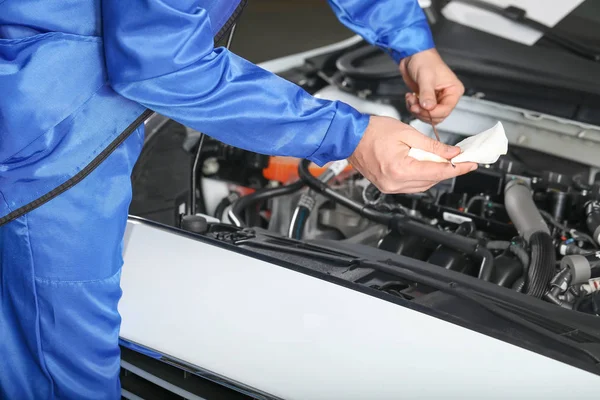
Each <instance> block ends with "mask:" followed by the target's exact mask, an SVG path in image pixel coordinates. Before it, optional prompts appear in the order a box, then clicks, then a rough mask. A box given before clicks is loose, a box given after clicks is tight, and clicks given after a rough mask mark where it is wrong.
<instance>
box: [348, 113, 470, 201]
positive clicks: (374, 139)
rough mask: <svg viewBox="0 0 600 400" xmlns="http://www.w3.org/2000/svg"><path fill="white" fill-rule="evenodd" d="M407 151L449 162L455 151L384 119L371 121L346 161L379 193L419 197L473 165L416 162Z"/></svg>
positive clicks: (456, 148) (395, 121)
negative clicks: (432, 154) (441, 158)
mask: <svg viewBox="0 0 600 400" xmlns="http://www.w3.org/2000/svg"><path fill="white" fill-rule="evenodd" d="M411 147H415V148H418V149H421V150H425V151H428V152H430V153H434V154H437V155H439V156H440V157H443V158H445V159H448V160H449V159H451V158H453V157H455V156H457V155H458V154H459V153H460V149H459V148H458V147H453V146H448V145H445V144H443V143H440V142H438V141H436V140H434V139H431V138H429V137H427V136H425V135H423V134H421V133H420V132H418V131H417V130H415V129H413V128H412V127H411V126H409V125H406V124H404V123H402V122H400V121H398V120H396V119H393V118H388V117H371V121H370V123H369V125H368V127H367V130H366V131H365V133H364V135H363V138H362V139H361V141H360V142H359V144H358V146H357V147H356V149H355V151H354V153H353V154H352V155H351V156H350V157H349V158H348V161H349V162H350V164H352V165H353V166H354V168H356V169H357V170H358V171H359V172H360V173H361V174H363V176H364V177H365V178H367V179H368V180H369V181H370V182H372V183H373V184H374V185H375V186H377V188H378V189H379V190H381V192H383V193H419V192H424V191H426V190H428V189H429V188H430V187H432V186H433V185H435V184H437V183H438V182H440V181H443V180H445V179H450V178H453V177H455V176H458V175H463V174H466V173H467V172H470V171H473V170H475V169H476V168H477V164H475V163H460V164H457V165H456V167H453V166H452V164H450V163H438V162H431V161H418V160H416V159H414V158H412V157H409V156H408V151H409V150H410V148H411Z"/></svg>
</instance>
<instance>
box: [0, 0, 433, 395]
mask: <svg viewBox="0 0 600 400" xmlns="http://www.w3.org/2000/svg"><path fill="white" fill-rule="evenodd" d="M329 4H330V5H331V6H332V8H333V10H334V11H335V13H336V14H337V16H338V17H339V19H340V21H341V22H342V23H343V24H345V25H346V26H348V27H349V28H351V29H353V30H354V31H355V32H357V33H358V34H360V35H362V36H363V37H364V38H365V39H366V40H367V41H369V42H370V43H373V44H375V45H378V46H381V47H382V48H384V49H386V50H387V51H389V54H390V56H391V57H393V58H394V59H395V60H396V61H400V59H402V58H403V57H406V56H408V55H411V54H414V53H416V52H419V51H422V50H426V49H429V48H432V47H433V41H432V38H431V33H430V31H429V28H428V25H427V22H426V19H425V17H424V15H423V13H422V11H421V9H420V8H419V6H418V3H417V0H377V1H373V0H329ZM238 5H239V0H44V1H38V0H0V398H2V399H17V400H24V399H48V398H56V399H96V400H97V399H117V398H119V396H120V383H119V379H118V375H119V361H120V359H119V357H120V353H119V347H118V339H119V326H120V316H119V313H118V310H117V304H118V301H119V299H120V295H121V289H120V285H119V279H120V271H121V265H122V255H121V251H122V247H121V246H122V239H123V234H124V228H125V225H126V219H127V212H128V207H129V203H130V198H131V184H130V174H131V171H132V168H133V166H134V164H135V162H136V159H137V157H138V155H139V153H140V150H141V147H142V145H143V137H144V131H143V124H141V121H143V119H144V116H145V115H146V114H144V111H145V110H146V109H150V110H154V111H156V112H158V113H160V114H163V115H165V116H168V117H170V118H172V119H174V120H176V121H179V122H180V123H182V124H184V125H187V126H189V127H192V128H194V129H197V130H198V131H201V132H205V133H206V134H208V135H209V136H212V137H214V138H217V139H219V140H222V141H223V142H226V143H229V144H232V145H235V146H238V147H241V148H244V149H247V150H252V151H255V152H259V153H263V154H271V155H287V156H296V157H302V158H308V159H310V160H312V161H314V162H316V163H317V164H320V165H322V164H324V163H326V162H328V161H331V160H337V159H343V158H346V157H348V156H349V155H350V154H351V153H352V152H353V150H354V148H355V147H356V145H357V143H358V141H359V140H360V138H361V137H362V134H363V132H364V130H365V127H366V126H367V123H368V116H367V115H363V114H361V113H359V112H357V111H356V110H354V109H352V108H351V107H349V106H348V105H346V104H343V103H339V102H330V101H325V100H318V99H315V98H313V97H311V96H310V95H308V94H307V93H305V92H304V91H303V90H301V89H300V88H298V87H297V86H295V85H293V84H292V83H289V82H287V81H285V80H283V79H281V78H279V77H277V76H275V75H273V74H271V73H269V72H267V71H264V70H262V69H261V68H259V67H257V66H255V65H253V64H252V63H250V62H248V61H246V60H244V59H242V58H240V57H238V56H236V55H235V54H233V53H231V52H229V51H227V50H225V49H223V48H215V47H214V37H215V35H216V34H217V32H219V31H220V29H221V28H222V27H223V26H224V24H225V23H226V22H227V21H228V19H229V18H230V17H231V15H232V13H233V12H234V11H235V10H236V8H237V7H238ZM128 128H129V129H128ZM131 131H133V133H132V134H130V135H127V133H128V132H131ZM123 138H126V139H125V140H124V141H123V140H122V139H123Z"/></svg>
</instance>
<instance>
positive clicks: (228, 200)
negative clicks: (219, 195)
mask: <svg viewBox="0 0 600 400" xmlns="http://www.w3.org/2000/svg"><path fill="white" fill-rule="evenodd" d="M239 198H240V195H239V194H238V193H237V192H231V193H229V195H227V196H226V197H224V198H223V199H222V200H221V201H220V202H219V204H217V208H215V213H214V217H215V218H218V219H219V220H221V219H223V213H224V212H225V210H226V209H227V207H229V206H230V205H232V204H233V203H234V202H235V201H237V200H238V199H239Z"/></svg>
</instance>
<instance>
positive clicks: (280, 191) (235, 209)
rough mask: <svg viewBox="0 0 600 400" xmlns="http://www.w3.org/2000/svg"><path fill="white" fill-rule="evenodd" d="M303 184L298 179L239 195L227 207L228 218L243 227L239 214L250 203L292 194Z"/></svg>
mask: <svg viewBox="0 0 600 400" xmlns="http://www.w3.org/2000/svg"><path fill="white" fill-rule="evenodd" d="M304 186H305V183H304V182H303V181H302V180H298V181H296V182H294V183H291V184H289V185H286V186H280V187H275V188H264V189H260V190H257V191H256V192H254V193H252V194H249V195H247V196H243V197H240V198H239V199H238V200H237V201H236V202H235V203H233V206H232V207H231V208H230V209H229V213H228V216H229V219H230V220H231V222H233V223H234V224H235V225H236V226H238V227H243V226H244V223H243V222H242V218H241V216H240V215H241V214H242V212H243V211H244V210H245V209H246V208H247V207H249V206H251V205H252V204H256V203H258V202H259V201H264V200H269V199H272V198H274V197H280V196H285V195H288V194H292V193H294V192H297V191H298V190H300V189H302V188H303V187H304Z"/></svg>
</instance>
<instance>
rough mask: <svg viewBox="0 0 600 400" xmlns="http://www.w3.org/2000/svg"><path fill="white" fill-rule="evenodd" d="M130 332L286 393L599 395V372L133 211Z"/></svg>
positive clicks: (125, 331)
mask: <svg viewBox="0 0 600 400" xmlns="http://www.w3.org/2000/svg"><path fill="white" fill-rule="evenodd" d="M124 258H125V265H124V268H123V276H122V286H123V298H122V300H121V303H120V306H119V310H120V312H121V314H122V317H123V324H122V330H121V336H122V337H123V338H124V339H127V340H131V341H133V342H136V343H139V344H141V345H144V346H147V347H149V348H152V349H155V350H157V351H159V352H161V353H164V354H169V355H171V356H173V357H176V358H179V359H181V360H183V361H185V362H187V363H190V364H192V365H196V366H199V367H201V368H204V369H207V370H210V371H212V372H214V373H216V374H220V375H223V376H226V377H228V378H230V379H234V380H236V381H238V382H241V383H243V384H246V385H249V386H251V387H254V388H256V389H259V390H262V391H265V392H267V393H271V394H272V395H276V396H279V397H281V398H284V399H299V400H313V399H328V400H330V399H344V400H354V399H361V400H362V399H378V400H386V399H400V398H403V399H405V398H415V399H434V398H435V399H437V398H445V399H478V400H479V399H508V398H510V399H533V398H543V399H564V398H581V397H584V396H589V398H593V397H595V395H596V393H597V388H598V385H600V377H598V376H596V375H593V374H590V373H588V372H585V371H582V370H580V369H577V368H573V367H571V366H569V365H566V364H563V363H560V362H557V361H554V360H552V359H548V358H546V357H544V356H541V355H538V354H536V353H533V352H530V351H526V350H523V349H521V348H518V347H515V346H512V345H509V344H507V343H504V342H502V341H499V340H496V339H493V338H490V337H488V336H485V335H481V334H479V333H476V332H473V331H470V330H467V329H464V328H462V327H459V326H456V325H453V324H450V323H447V322H445V321H442V320H439V319H436V318H433V317H430V316H427V315H425V314H422V313H419V312H416V311H413V310H410V309H407V308H404V307H401V306H398V305H396V304H393V303H390V302H386V301H383V300H380V299H377V298H374V297H371V296H368V295H366V294H363V293H360V292H357V291H354V290H351V289H347V288H344V287H340V286H337V285H335V284H331V283H328V282H326V281H323V280H320V279H317V278H314V277H310V276H307V275H304V274H301V273H298V272H294V271H291V270H288V269H285V268H282V267H280V266H277V265H273V264H270V263H267V262H263V261H260V260H257V259H254V258H252V257H247V256H243V255H240V254H237V253H234V252H231V251H228V250H224V249H221V248H218V247H215V246H211V245H207V244H204V243H201V242H198V241H195V240H193V239H190V238H186V237H182V236H179V235H175V234H172V233H169V232H167V231H163V230H161V229H157V228H154V227H150V226H147V225H145V224H140V223H138V222H133V221H130V222H129V223H128V228H127V233H126V246H125V251H124Z"/></svg>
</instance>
